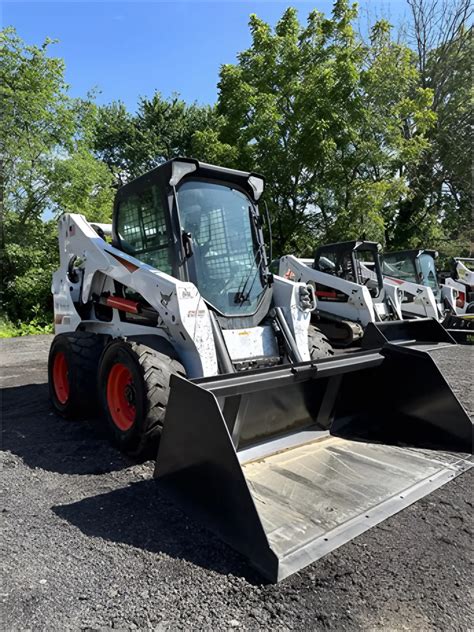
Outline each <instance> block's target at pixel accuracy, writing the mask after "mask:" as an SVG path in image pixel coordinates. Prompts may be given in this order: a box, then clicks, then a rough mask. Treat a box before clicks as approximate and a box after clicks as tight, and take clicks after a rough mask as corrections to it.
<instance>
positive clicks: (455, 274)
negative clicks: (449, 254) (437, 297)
mask: <svg viewBox="0 0 474 632" xmlns="http://www.w3.org/2000/svg"><path fill="white" fill-rule="evenodd" d="M448 288H449V289H451V288H452V290H453V296H452V297H451V295H449V294H447V289H448ZM441 289H442V291H443V292H444V293H446V296H447V298H448V300H450V301H451V303H450V305H451V307H452V309H453V311H454V312H455V313H456V314H457V315H458V316H463V315H464V314H474V259H470V258H468V257H455V258H454V259H453V261H452V269H451V276H447V277H446V278H445V279H444V284H443V285H441Z"/></svg>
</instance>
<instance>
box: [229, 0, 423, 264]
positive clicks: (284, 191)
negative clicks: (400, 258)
mask: <svg viewBox="0 0 474 632" xmlns="http://www.w3.org/2000/svg"><path fill="white" fill-rule="evenodd" d="M355 16H356V9H355V7H354V6H350V5H349V3H348V2H346V1H345V0H338V1H337V2H335V3H334V8H333V13H332V16H331V17H330V18H326V17H325V16H324V15H323V14H321V13H319V12H317V11H313V12H312V13H310V15H309V17H308V20H307V24H306V25H305V26H301V25H300V24H299V22H298V19H297V14H296V11H295V10H294V9H288V10H287V11H286V12H285V13H284V15H283V17H282V18H281V20H280V21H279V22H278V24H277V26H276V28H275V29H274V31H273V30H272V29H271V27H270V26H269V25H268V24H266V23H265V22H263V21H262V20H260V19H259V18H257V17H256V16H252V17H251V19H250V29H251V33H252V45H251V47H250V48H249V49H248V50H247V51H244V52H243V53H241V54H240V55H239V57H238V63H237V64H236V65H227V66H224V67H223V68H222V71H221V79H220V83H219V89H220V93H219V111H220V112H221V113H222V114H223V115H224V116H225V117H226V120H227V125H226V127H225V129H224V134H223V138H224V139H225V140H227V142H229V143H230V144H233V145H236V146H238V148H239V156H238V160H239V162H241V163H244V164H245V165H246V166H247V167H249V168H253V169H257V170H261V171H262V172H263V173H264V174H265V175H266V177H267V184H268V187H269V204H270V207H271V212H272V216H273V219H274V223H275V228H276V231H274V234H275V238H276V244H275V245H276V248H277V251H278V252H279V253H282V252H283V251H284V250H288V251H290V250H296V251H300V252H303V251H306V252H309V251H310V250H311V249H312V247H313V245H314V242H315V240H316V239H330V240H341V239H347V238H354V237H360V236H362V235H363V236H365V237H366V238H370V239H376V240H381V241H386V242H388V243H390V241H391V238H392V234H393V232H394V230H395V228H396V222H397V212H398V206H399V204H400V202H401V201H402V200H403V199H404V198H406V197H407V196H408V194H409V187H408V180H407V173H408V172H409V170H410V169H412V168H414V166H415V165H417V164H418V162H419V161H420V160H422V155H423V152H424V150H425V149H426V147H427V143H428V141H427V137H426V132H427V130H428V129H429V128H430V125H432V124H433V122H434V116H433V113H432V111H431V110H430V100H431V97H432V95H431V91H430V90H429V89H428V88H423V87H421V86H420V85H419V76H418V71H417V68H416V60H415V56H414V54H413V52H412V51H411V50H410V49H409V48H408V47H407V46H405V45H403V44H400V43H397V42H395V41H393V40H392V39H391V32H390V26H389V25H388V23H387V22H385V21H381V22H378V23H377V24H375V25H374V27H373V29H372V33H371V40H370V45H369V46H364V45H363V43H362V42H361V41H360V39H359V38H358V37H357V36H356V33H355V31H354V28H353V26H352V23H353V21H354V18H355Z"/></svg>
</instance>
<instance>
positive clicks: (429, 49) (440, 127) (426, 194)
mask: <svg viewBox="0 0 474 632" xmlns="http://www.w3.org/2000/svg"><path fill="white" fill-rule="evenodd" d="M408 4H409V5H410V7H411V10H412V24H413V28H412V38H411V43H412V44H413V49H414V51H415V52H416V56H417V66H418V70H419V82H420V86H421V87H423V88H428V89H430V90H431V92H432V99H431V101H430V109H431V111H432V113H433V115H434V116H435V119H436V124H435V125H434V126H432V128H431V129H430V130H429V132H428V139H429V146H428V148H427V149H426V151H424V154H423V161H422V162H420V163H419V164H418V166H417V168H416V169H413V170H412V171H411V173H410V184H409V186H410V196H408V198H407V199H406V201H405V203H404V204H401V205H400V215H399V221H398V223H397V227H396V230H395V234H394V241H395V242H396V244H397V245H406V244H412V245H414V246H418V245H424V246H426V245H431V246H433V247H439V248H441V249H443V250H445V251H448V250H449V251H452V252H451V253H450V254H457V255H459V254H461V253H462V252H465V253H468V252H469V250H470V248H472V245H471V244H470V241H472V218H471V214H472V195H473V191H472V173H471V170H472V144H473V136H472V103H473V91H472V57H473V52H474V51H473V41H472V26H469V21H470V17H471V15H472V4H471V3H470V2H469V0H454V1H453V2H451V3H445V2H441V3H440V2H438V1H437V0H408ZM427 229H428V230H427Z"/></svg>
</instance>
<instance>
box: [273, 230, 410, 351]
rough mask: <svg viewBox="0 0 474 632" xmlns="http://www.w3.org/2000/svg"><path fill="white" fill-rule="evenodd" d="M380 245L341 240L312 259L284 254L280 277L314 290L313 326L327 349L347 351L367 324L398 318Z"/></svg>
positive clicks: (398, 296) (396, 295)
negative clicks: (384, 273) (328, 344)
mask: <svg viewBox="0 0 474 632" xmlns="http://www.w3.org/2000/svg"><path fill="white" fill-rule="evenodd" d="M380 250H381V246H380V244H378V243H376V242H371V241H345V242H338V243H334V244H326V245H324V246H320V247H319V248H318V249H317V250H316V252H315V256H314V259H299V258H297V257H294V256H293V255H285V256H284V257H281V259H280V261H279V274H280V276H284V277H286V278H287V279H290V280H293V281H303V282H304V283H307V284H309V285H311V286H312V287H313V288H314V292H315V294H316V298H317V307H316V309H315V311H314V312H313V321H314V322H315V324H317V326H318V328H319V329H320V330H321V331H323V333H324V334H325V335H326V336H327V337H328V338H329V340H330V341H331V343H332V344H334V345H337V346H342V347H346V346H348V345H351V344H353V343H355V342H357V341H358V340H359V339H360V338H362V336H363V334H364V330H365V328H366V327H367V325H368V324H369V323H376V322H383V321H389V320H401V319H402V312H401V308H402V298H403V295H402V293H401V292H400V291H399V289H398V286H397V284H396V283H384V279H383V277H382V269H381V263H380Z"/></svg>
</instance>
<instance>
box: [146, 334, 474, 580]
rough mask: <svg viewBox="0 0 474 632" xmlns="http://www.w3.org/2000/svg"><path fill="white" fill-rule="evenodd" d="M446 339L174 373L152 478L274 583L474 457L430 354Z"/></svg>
mask: <svg viewBox="0 0 474 632" xmlns="http://www.w3.org/2000/svg"><path fill="white" fill-rule="evenodd" d="M446 346H448V347H450V346H451V345H443V344H434V345H428V344H425V345H417V346H414V347H403V346H401V347H400V346H397V345H393V344H386V345H385V347H384V348H383V349H381V350H378V351H365V352H358V353H353V354H348V355H346V356H345V357H344V356H340V357H333V358H328V359H325V360H321V361H318V362H317V363H314V364H311V363H304V364H300V365H296V366H279V367H273V368H271V369H266V370H258V371H249V372H245V373H237V374H235V373H234V374H229V375H223V376H218V377H215V378H204V379H199V380H195V381H189V380H186V379H184V378H181V377H178V376H173V377H172V378H171V393H170V399H169V403H168V408H167V414H166V418H165V423H164V429H163V435H162V439H161V443H160V448H159V452H158V458H157V465H156V470H155V476H156V477H157V478H158V479H159V482H160V483H161V485H162V488H163V489H165V490H166V491H167V492H168V493H169V494H170V495H171V498H172V499H174V500H175V501H176V502H178V503H179V504H180V505H181V506H183V508H184V509H185V510H186V511H187V512H188V513H189V514H191V515H192V516H193V517H195V518H197V519H198V520H199V521H201V522H202V523H203V524H204V525H205V526H207V527H208V528H209V529H211V530H212V531H214V532H215V533H217V534H218V535H219V536H220V537H221V538H222V539H223V540H224V541H226V542H227V543H228V544H230V545H231V546H232V547H234V548H235V549H236V550H238V551H240V552H241V553H242V554H243V555H244V556H246V557H247V558H248V559H249V561H250V562H251V563H252V564H253V565H254V566H255V567H256V568H257V569H259V571H260V572H261V573H262V574H263V575H264V576H265V577H266V578H268V579H269V580H270V581H279V580H281V579H283V578H284V577H287V576H288V575H290V574H292V573H294V572H296V571H298V570H299V569H301V568H303V567H305V566H306V565H308V564H310V563H311V562H314V561H315V560H317V559H318V558H320V557H321V556H323V555H325V554H326V553H328V552H329V551H331V550H333V549H335V548H337V547H338V546H340V545H341V544H344V543H345V542H347V541H348V540H351V539H352V538H354V537H355V536H357V535H359V534H360V533H362V532H364V531H365V530H367V529H368V528H370V527H372V526H374V525H376V524H377V523H379V522H381V521H382V520H384V519H385V518H387V517H388V516H390V515H392V514H394V513H396V512H397V511H400V510H401V509H402V508H404V507H406V506H407V505H409V504H411V503H413V502H414V501H416V500H418V499H419V498H421V497H423V496H425V495H426V494H428V493H430V492H431V491H433V490H434V489H436V488H437V487H439V486H441V485H443V484H444V483H446V482H447V481H449V480H451V479H452V478H454V477H455V476H457V475H458V474H460V473H461V472H463V471H464V470H466V469H468V468H469V467H470V461H469V454H468V453H469V452H470V450H471V440H472V422H471V420H470V419H469V417H468V415H467V413H466V412H465V410H464V409H463V407H462V406H461V404H460V403H459V402H458V400H457V399H456V397H455V396H454V394H453V393H452V391H451V389H450V387H449V386H448V384H447V382H446V381H445V380H444V378H443V376H442V375H441V373H440V371H439V370H438V368H437V366H436V364H435V362H434V360H433V358H432V357H431V355H430V354H431V351H432V349H436V351H437V353H440V352H442V350H443V348H444V347H446Z"/></svg>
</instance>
